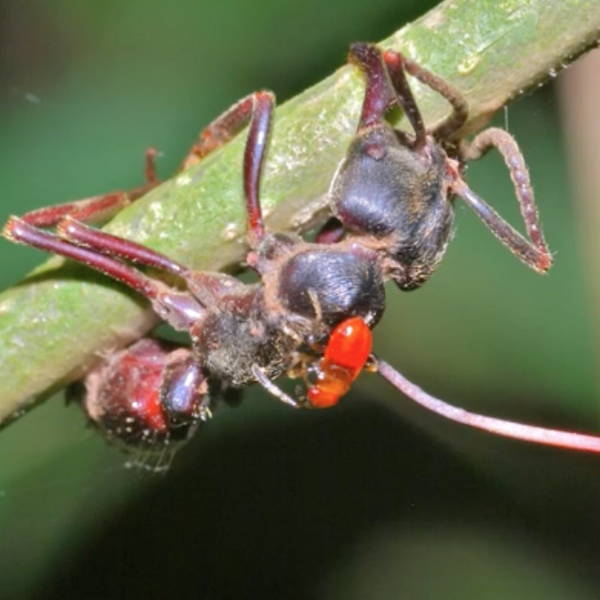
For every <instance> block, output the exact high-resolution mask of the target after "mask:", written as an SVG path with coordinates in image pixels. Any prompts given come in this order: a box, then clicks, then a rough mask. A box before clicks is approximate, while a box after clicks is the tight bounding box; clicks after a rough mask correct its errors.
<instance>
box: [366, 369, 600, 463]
mask: <svg viewBox="0 0 600 600" xmlns="http://www.w3.org/2000/svg"><path fill="white" fill-rule="evenodd" d="M375 364H376V366H377V371H378V372H379V373H380V375H381V376H382V377H383V378H384V379H387V381H389V383H391V384H392V385H393V386H394V387H395V388H396V389H398V390H400V391H401V392H402V393H403V394H404V395H405V396H407V397H408V398H410V399H411V400H413V401H414V402H416V403H417V404H420V405H421V406H423V407H424V408H426V409H428V410H430V411H432V412H434V413H436V414H438V415H441V416H442V417H445V418H446V419H450V420H451V421H456V422H457V423H462V424H463V425H468V426H469V427H474V428H475V429H483V430H484V431H488V432H490V433H494V434H496V435H501V436H504V437H510V438H515V439H517V440H523V441H525V442H533V443H535V444H543V445H546V446H558V447H559V448H569V449H571V450H582V451H584V452H597V453H600V437H596V436H593V435H585V434H582V433H572V432H570V431H560V430H557V429H546V428H544V427H535V426H533V425H524V424H522V423H515V422H513V421H504V420H502V419H495V418H494V417H486V416H484V415H478V414H475V413H472V412H469V411H466V410H464V409H462V408H458V407H456V406H452V405H451V404H448V403H446V402H444V401H443V400H440V399H438V398H435V397H433V396H431V395H429V394H428V393H427V392H425V391H423V390H422V389H421V388H420V387H418V386H417V385H415V384H414V383H412V382H410V381H409V380H408V379H406V378H405V377H404V376H403V375H401V374H400V373H399V372H398V371H396V369H394V368H393V367H392V366H391V365H389V364H388V363H386V362H385V361H383V360H381V359H379V358H376V359H375Z"/></svg>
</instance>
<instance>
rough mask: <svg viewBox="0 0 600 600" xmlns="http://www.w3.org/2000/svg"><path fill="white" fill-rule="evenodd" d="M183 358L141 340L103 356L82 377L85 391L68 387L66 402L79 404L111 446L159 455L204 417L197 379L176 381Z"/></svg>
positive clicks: (172, 347)
mask: <svg viewBox="0 0 600 600" xmlns="http://www.w3.org/2000/svg"><path fill="white" fill-rule="evenodd" d="M184 354H189V351H188V350H185V349H181V348H178V346H177V345H176V344H171V343H169V342H165V341H162V340H157V339H153V338H144V339H142V340H140V341H138V342H136V343H135V344H133V345H131V346H129V347H128V348H126V349H124V350H121V351H119V352H117V353H114V354H112V355H110V356H108V357H107V358H106V359H105V360H104V361H103V362H102V363H101V364H100V365H99V366H98V367H96V368H95V369H93V370H92V371H91V372H90V373H89V374H88V375H87V376H86V378H85V380H84V382H83V383H84V385H81V384H75V385H72V386H71V388H70V389H69V398H70V399H73V400H76V401H77V402H79V404H80V405H81V408H82V409H83V411H84V412H85V413H86V415H87V416H88V418H89V420H90V422H91V423H92V425H94V426H95V427H98V428H99V429H100V430H102V432H103V433H104V435H105V436H106V438H107V439H108V440H110V441H113V442H116V443H118V444H121V445H122V446H124V447H126V448H136V449H137V448H146V449H148V450H153V451H154V450H157V451H159V452H160V451H162V449H163V448H165V447H167V446H176V445H178V444H179V443H182V442H185V441H186V440H187V439H188V438H189V437H190V435H191V434H192V433H193V432H194V430H195V429H196V427H197V424H198V422H199V421H201V420H205V417H206V416H207V415H208V414H209V413H208V406H206V407H204V405H205V404H206V405H208V397H207V396H206V395H205V394H203V393H202V383H203V382H202V376H201V375H199V374H196V377H191V378H190V377H187V384H186V383H185V382H186V378H182V377H181V375H182V373H183V369H184V368H185V362H186V361H185V358H186V357H185V356H184ZM181 359H183V360H181ZM192 366H193V365H192ZM182 367H183V369H182ZM176 382H179V385H177V383H176ZM168 394H169V396H170V400H169V404H167V405H165V403H164V402H163V400H164V397H165V396H166V395H168ZM203 411H205V412H206V415H204V414H203Z"/></svg>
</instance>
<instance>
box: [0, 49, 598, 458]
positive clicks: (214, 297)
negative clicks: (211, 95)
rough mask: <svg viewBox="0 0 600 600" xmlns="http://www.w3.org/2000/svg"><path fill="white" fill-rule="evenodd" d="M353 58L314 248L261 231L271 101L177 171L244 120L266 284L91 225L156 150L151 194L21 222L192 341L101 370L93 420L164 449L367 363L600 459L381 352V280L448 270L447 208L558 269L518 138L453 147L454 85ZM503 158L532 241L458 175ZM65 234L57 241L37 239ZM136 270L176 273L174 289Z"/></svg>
mask: <svg viewBox="0 0 600 600" xmlns="http://www.w3.org/2000/svg"><path fill="white" fill-rule="evenodd" d="M350 60H351V62H352V63H354V64H355V65H357V66H358V67H359V69H360V70H361V72H362V73H363V74H364V76H365V78H366V92H365V99H364V103H363V108H362V114H361V117H360V121H359V125H358V130H357V133H356V135H355V137H354V139H353V141H352V143H351V145H350V148H349V150H348V153H347V155H346V157H345V158H344V160H343V161H342V163H341V164H340V166H339V168H338V170H337V172H336V175H335V177H334V179H333V182H332V184H331V189H330V206H331V211H332V213H333V215H334V217H335V220H334V221H333V222H330V223H329V224H328V225H327V227H326V228H324V229H323V231H322V232H321V233H320V234H318V235H317V239H316V242H315V243H309V242H306V241H304V240H303V239H302V238H300V237H299V236H297V235H295V234H293V233H268V232H267V231H266V229H265V226H264V223H263V218H262V213H261V207H260V200H259V183H260V176H261V171H262V165H263V160H264V157H265V151H266V145H267V140H268V134H269V130H270V125H271V120H272V112H273V107H274V97H273V95H272V94H271V93H269V92H264V91H262V92H256V93H254V94H252V95H250V96H248V97H247V98H244V99H243V100H241V101H240V102H238V103H237V104H236V105H234V106H233V107H232V108H231V109H229V110H228V111H227V112H226V113H224V114H223V115H222V116H221V117H219V118H218V119H217V120H216V121H215V122H213V123H212V124H211V125H210V126H209V127H208V128H207V129H206V130H205V131H204V132H203V133H202V135H201V137H200V138H199V141H198V142H197V143H196V144H195V145H194V146H193V148H192V151H191V152H190V154H189V155H188V157H187V158H186V159H185V161H184V163H183V167H184V168H185V167H186V166H189V165H190V164H192V163H194V162H196V161H198V160H200V159H201V158H202V157H203V156H205V155H206V154H208V153H209V152H211V151H213V150H214V149H216V148H218V147H219V146H221V145H222V144H224V143H225V142H227V141H228V140H229V139H231V137H233V135H235V134H236V133H238V132H239V131H240V130H241V129H242V127H243V126H244V124H245V123H247V122H248V121H249V122H250V125H249V131H248V138H247V142H246V147H245V153H244V165H243V183H244V193H245V198H246V208H247V215H248V236H247V237H248V244H249V246H250V251H249V254H248V256H247V260H246V262H247V264H248V266H250V267H251V268H252V269H254V270H255V271H256V272H257V273H258V275H259V282H258V283H255V284H243V283H241V282H240V281H238V280H237V279H235V278H233V277H231V276H229V275H226V274H222V273H210V272H201V271H192V270H190V269H188V268H187V267H185V266H184V265H181V264H179V263H177V262H175V261H174V260H171V259H170V258H168V257H166V256H164V255H162V254H159V253H157V252H154V251H153V250H151V249H149V248H147V247H144V246H142V245H140V244H137V243H134V242H131V241H127V240H124V239H122V238H118V237H116V236H113V235H110V234H107V233H104V232H101V231H98V230H95V229H91V228H89V227H87V226H86V225H84V224H83V223H81V221H82V220H88V219H92V218H95V217H96V216H98V215H99V214H102V215H103V216H106V214H107V213H108V212H110V211H111V210H113V209H114V211H116V210H118V208H120V207H121V206H122V205H123V204H126V203H128V202H129V201H132V200H134V199H135V198H137V197H138V196H139V195H141V194H142V193H143V192H144V191H146V190H147V189H149V188H150V187H153V186H154V185H156V184H157V182H156V176H155V172H154V165H153V152H152V151H151V152H150V153H149V154H148V156H147V179H148V183H147V184H146V185H145V186H143V187H141V188H138V189H137V190H134V191H133V192H132V193H130V194H122V193H116V194H109V195H106V196H100V197H95V198H90V199H86V200H83V201H78V202H72V203H68V204H65V205H60V206H57V207H49V208H46V209H41V210H39V211H34V212H32V213H28V214H27V215H25V216H24V217H23V218H22V219H18V218H16V217H13V218H11V219H10V220H9V222H8V223H7V225H6V227H5V229H4V235H5V236H6V237H8V238H9V239H11V240H13V241H16V242H20V243H24V244H28V245H31V246H35V247H37V248H40V249H43V250H46V251H50V252H54V253H56V254H60V255H62V256H65V257H68V258H71V259H74V260H77V261H79V262H82V263H84V264H86V265H88V266H90V267H92V268H94V269H96V270H98V271H101V272H103V273H105V274H107V275H108V276H110V277H112V278H113V279H116V280H118V281H120V282H122V283H124V284H125V285H127V286H129V287H130V288H132V289H134V290H135V291H137V292H139V293H140V294H142V295H143V296H145V297H146V298H147V299H148V300H150V302H151V303H152V307H153V309H154V310H155V312H156V313H157V314H158V315H159V316H160V317H161V318H162V319H163V320H165V321H167V322H168V323H170V324H171V325H172V326H173V327H174V328H175V329H178V330H183V331H186V332H188V333H189V335H190V338H191V341H192V346H191V348H187V347H177V346H176V345H173V344H171V343H167V342H164V341H160V340H157V339H154V338H145V339H142V340H140V341H138V342H136V343H134V344H133V345H132V346H130V347H129V348H126V349H124V350H121V351H119V352H117V353H115V354H113V355H112V356H109V357H108V358H106V359H104V360H103V362H102V363H101V364H100V365H99V366H98V367H96V368H95V369H94V370H93V371H92V372H91V373H89V374H88V376H87V377H86V379H85V387H86V392H85V394H84V396H83V399H82V401H81V402H82V405H83V407H84V410H85V411H86V412H87V414H88V415H89V417H90V419H91V420H92V421H93V422H94V423H95V424H96V425H98V426H99V427H100V428H101V429H103V430H104V432H105V434H106V435H107V436H108V437H109V438H110V439H113V440H115V441H120V442H122V443H124V444H125V445H129V446H133V447H137V446H139V445H140V444H142V445H144V444H146V445H148V446H149V445H151V444H153V445H156V446H158V447H159V448H166V447H168V446H170V445H171V444H173V443H174V442H178V441H181V440H185V439H187V438H188V437H189V435H190V434H191V432H192V431H193V430H194V429H195V427H196V426H197V425H198V424H199V423H200V422H203V421H205V420H206V419H207V418H208V417H209V416H210V414H211V413H210V410H211V405H212V402H213V399H214V398H215V396H216V395H219V394H220V393H221V392H223V391H225V390H227V389H228V388H241V387H244V386H246V385H248V384H250V383H256V382H257V383H259V384H260V385H262V386H263V387H264V388H265V389H266V390H268V391H269V392H270V393H271V394H273V395H274V396H276V397H277V398H279V399H280V400H282V401H283V402H285V403H287V404H290V405H292V406H294V407H300V406H302V407H304V406H307V407H310V406H314V407H326V406H331V405H333V404H335V403H336V402H337V401H338V399H339V398H340V397H341V396H342V395H343V394H344V393H345V392H346V391H347V390H348V388H349V387H350V384H351V383H352V381H353V380H354V379H355V378H356V377H357V375H358V374H359V373H360V371H361V370H362V369H363V368H364V367H365V366H366V367H367V368H369V369H370V370H372V371H377V372H379V373H380V374H381V375H382V376H383V377H384V378H385V379H387V380H388V381H389V382H390V383H391V384H392V385H393V386H395V387H396V388H397V389H398V390H400V391H402V392H403V393H405V394H406V395H407V396H408V397H410V398H411V399H412V400H414V401H416V402H418V403H420V404H422V405H423V406H425V407H426V408H428V409H430V410H432V411H434V412H436V413H438V414H441V415H443V416H445V417H447V418H450V419H453V420H455V421H458V422H460V423H463V424H467V425H470V426H472V427H477V428H480V429H485V430H487V431H492V432H495V433H497V434H500V435H505V436H509V437H515V438H519V439H523V440H529V441H535V442H538V443H543V444H548V445H555V446H562V447H567V448H574V449H579V450H587V451H593V452H600V438H597V437H594V436H588V435H582V434H576V433H570V432H563V431H556V430H548V429H543V428H538V427H533V426H527V425H521V424H518V423H512V422H509V421H502V420H498V419H494V418H491V417H485V416H481V415H475V414H472V413H468V412H466V411H464V410H461V409H458V408H455V407H453V406H451V405H448V404H446V403H445V402H442V401H441V400H438V399H436V398H433V397H432V396H430V395H429V394H427V393H426V392H424V391H423V390H421V389H420V388H418V387H417V386H415V385H414V384H412V383H410V382H409V381H407V380H406V379H404V377H403V376H402V375H401V374H400V373H398V372H397V371H396V370H395V369H394V368H393V367H391V366H390V365H389V364H388V363H386V362H385V361H383V360H381V359H379V358H377V357H376V356H374V355H373V354H372V353H371V329H372V328H373V327H374V326H375V325H376V324H377V322H378V321H379V319H380V318H381V316H382V314H383V310H384V301H385V297H384V282H385V281H386V280H389V279H392V280H393V281H395V282H396V283H397V285H398V286H399V287H400V288H401V289H403V290H411V289H415V288H417V287H419V286H420V285H421V284H422V283H423V282H424V281H426V280H427V279H428V278H429V276H430V275H431V273H432V272H433V270H434V269H435V267H436V266H437V264H438V263H439V261H440V259H441V257H442V255H443V253H444V251H445V248H446V244H447V242H448V239H449V237H450V235H451V227H452V219H453V201H454V198H455V197H457V196H458V197H461V198H462V199H463V200H464V201H465V202H466V203H467V204H468V205H469V206H470V207H471V208H472V209H473V210H474V211H475V212H476V213H477V215H478V216H479V217H480V218H481V219H482V220H483V222H484V223H485V224H486V225H487V226H488V228H489V229H490V230H491V231H492V232H493V233H494V235H496V237H498V238H499V239H500V241H501V242H502V243H503V244H505V245H506V246H507V247H508V248H509V249H510V250H511V251H512V252H513V253H514V254H515V255H516V256H517V257H518V258H520V259H521V260H522V261H523V262H524V263H525V264H527V265H528V266H530V267H531V268H533V269H535V270H536V271H539V272H544V271H545V270H547V269H548V267H549V266H550V264H551V257H550V254H549V252H548V249H547V247H546V245H545V242H544V239H543V236H542V232H541V229H540V226H539V222H538V216H537V210H536V207H535V204H534V200H533V194H532V190H531V186H530V183H529V176H528V172H527V168H526V166H525V163H524V160H523V158H522V156H521V153H520V151H519V149H518V147H517V145H516V143H515V141H514V140H513V138H512V137H511V136H509V135H508V134H507V133H505V132H503V131H500V130H498V129H488V130H486V131H484V132H482V133H480V134H479V135H478V136H476V137H475V139H474V140H473V141H472V142H471V143H470V144H465V143H464V142H462V141H461V140H460V139H458V133H459V131H460V129H461V128H462V126H463V125H464V124H465V122H466V119H467V106H466V103H465V101H464V99H463V98H462V97H461V96H460V94H459V93H458V92H457V91H456V90H455V89H454V88H452V87H451V86H450V85H449V84H447V83H446V82H444V81H443V80H441V79H440V78H439V77H436V76H435V75H433V74H432V73H430V72H429V71H426V70H425V69H423V68H422V67H420V66H419V65H417V64H416V63H414V62H412V61H410V60H408V59H407V58H405V57H404V56H402V55H401V54H399V53H397V52H393V51H387V52H381V51H380V50H379V49H377V47H375V46H373V45H371V44H365V43H360V44H354V45H353V46H352V47H351V51H350ZM406 73H408V74H410V75H411V76H413V77H415V78H417V79H418V80H420V81H421V82H422V83H424V84H425V85H428V86H429V87H430V88H432V89H433V90H434V91H436V92H438V93H439V94H441V95H442V96H443V97H444V98H445V99H446V100H447V101H448V102H449V103H450V105H451V107H452V112H451V114H450V116H448V117H447V118H446V119H445V120H444V121H443V122H442V123H441V124H439V125H437V126H436V127H435V128H433V129H427V128H425V126H424V123H423V120H422V118H421V114H420V112H419V110H418V108H417V105H416V103H415V101H414V98H413V96H412V93H411V90H410V87H409V85H408V82H407V79H406ZM396 105H399V106H400V107H401V108H402V110H403V111H404V113H405V114H406V116H407V118H408V120H409V122H410V124H411V126H412V129H413V133H412V134H409V133H407V132H404V131H400V130H396V129H394V128H393V127H392V126H391V125H389V124H388V123H387V122H386V120H385V114H386V113H387V112H388V111H389V110H390V109H391V108H393V107H395V106H396ZM490 147H496V148H498V150H499V151H500V153H501V154H502V155H503V157H504V159H505V161H506V163H507V165H508V168H509V170H510V173H511V176H512V179H513V182H514V184H515V189H516V194H517V199H518V200H519V203H520V206H521V211H522V214H523V218H524V221H525V225H526V230H527V234H528V236H529V238H530V239H529V240H527V239H525V238H524V237H523V236H521V235H520V234H519V233H518V232H516V231H515V230H514V229H513V228H512V227H511V226H510V225H508V224H507V223H506V222H505V221H504V220H503V219H502V218H501V217H500V216H499V215H497V213H495V212H494V211H493V209H492V208H490V207H489V206H488V205H487V204H486V203H485V202H484V201H483V200H481V199H480V198H479V197H478V196H477V195H475V194H474V193H473V192H472V191H471V190H470V189H469V188H468V187H467V185H466V183H465V182H464V180H463V178H462V170H463V167H464V163H465V161H466V160H468V159H475V158H478V157H479V156H481V155H482V154H483V153H484V152H485V151H486V150H487V149H488V148H490ZM54 226H56V233H49V232H45V231H43V230H42V229H41V228H47V227H54ZM128 263H136V264H137V265H142V266H146V267H151V268H154V269H160V270H163V271H166V272H167V273H169V274H171V275H175V276H177V277H179V278H181V280H182V281H183V282H184V283H185V288H184V289H183V290H180V289H178V288H174V287H170V286H168V285H166V284H165V283H163V282H162V281H159V280H157V279H154V278H151V277H149V276H147V275H145V274H144V273H142V272H141V271H140V270H139V269H137V268H135V267H133V266H131V265H130V264H128ZM284 374H287V375H288V376H290V377H301V378H302V379H303V380H304V381H305V383H306V386H307V393H306V394H304V395H302V397H300V398H298V399H294V398H292V397H291V396H289V395H288V394H286V393H285V392H284V391H282V390H281V389H280V388H279V387H278V386H276V384H275V383H274V382H273V380H274V379H276V378H278V377H279V376H281V375H284Z"/></svg>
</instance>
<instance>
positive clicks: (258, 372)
mask: <svg viewBox="0 0 600 600" xmlns="http://www.w3.org/2000/svg"><path fill="white" fill-rule="evenodd" d="M252 375H254V378H255V379H256V381H257V382H258V383H259V384H260V385H262V387H264V388H265V390H267V392H269V394H271V395H273V396H275V398H277V399H278V400H281V401H282V402H283V403H284V404H287V405H289V406H293V407H294V408H300V404H299V403H298V402H297V401H296V400H294V399H293V398H292V397H291V396H288V394H286V393H285V392H284V391H283V390H282V389H280V388H279V387H277V386H276V385H275V384H274V383H273V382H272V381H271V380H270V379H269V378H268V377H267V376H266V375H265V373H264V371H263V370H262V369H261V368H260V367H259V366H258V365H252Z"/></svg>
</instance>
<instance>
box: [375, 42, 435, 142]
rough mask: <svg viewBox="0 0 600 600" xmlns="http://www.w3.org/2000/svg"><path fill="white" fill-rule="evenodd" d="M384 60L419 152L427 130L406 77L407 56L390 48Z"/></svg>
mask: <svg viewBox="0 0 600 600" xmlns="http://www.w3.org/2000/svg"><path fill="white" fill-rule="evenodd" d="M383 60H384V61H385V64H386V67H387V69H388V73H389V75H390V79H391V81H392V85H393V86H394V90H395V92H396V94H397V98H398V102H399V104H400V106H401V107H402V110H403V111H404V114H405V115H406V118H407V119H408V120H409V122H410V124H411V126H412V128H413V130H414V132H415V141H414V143H413V144H412V146H413V149H414V150H415V152H418V151H419V150H422V149H423V148H424V147H425V144H426V142H427V132H426V130H425V124H424V122H423V117H422V116H421V111H420V110H419V107H418V106H417V103H416V102H415V98H414V96H413V94H412V91H411V89H410V86H409V85H408V81H407V79H406V73H405V68H404V63H405V58H404V57H403V56H402V54H400V53H399V52H393V51H392V50H388V51H387V52H384V54H383Z"/></svg>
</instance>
